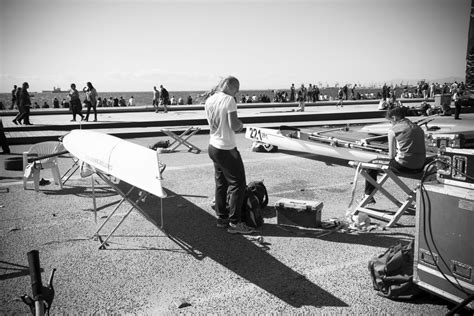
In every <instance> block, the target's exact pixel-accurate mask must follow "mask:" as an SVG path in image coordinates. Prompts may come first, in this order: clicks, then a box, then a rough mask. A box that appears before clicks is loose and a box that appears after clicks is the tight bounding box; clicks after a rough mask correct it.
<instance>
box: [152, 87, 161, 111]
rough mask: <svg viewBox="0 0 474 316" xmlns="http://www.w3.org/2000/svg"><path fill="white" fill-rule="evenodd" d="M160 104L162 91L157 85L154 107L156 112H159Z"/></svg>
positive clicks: (154, 88)
mask: <svg viewBox="0 0 474 316" xmlns="http://www.w3.org/2000/svg"><path fill="white" fill-rule="evenodd" d="M159 105H160V91H158V89H156V86H155V87H153V107H154V108H155V113H158V109H159Z"/></svg>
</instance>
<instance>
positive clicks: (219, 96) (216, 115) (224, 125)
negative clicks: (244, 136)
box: [205, 92, 237, 150]
mask: <svg viewBox="0 0 474 316" xmlns="http://www.w3.org/2000/svg"><path fill="white" fill-rule="evenodd" d="M205 109H206V116H207V122H208V123H209V127H210V133H209V134H210V139H209V144H211V145H212V146H214V147H216V148H218V149H222V150H231V149H233V148H235V147H236V146H237V144H236V142H235V132H234V131H233V130H232V128H230V122H229V113H231V112H236V111H237V104H236V103H235V99H234V98H233V97H231V96H230V95H228V94H225V93H223V92H217V93H215V94H213V95H212V96H210V97H209V98H208V99H207V101H206V105H205Z"/></svg>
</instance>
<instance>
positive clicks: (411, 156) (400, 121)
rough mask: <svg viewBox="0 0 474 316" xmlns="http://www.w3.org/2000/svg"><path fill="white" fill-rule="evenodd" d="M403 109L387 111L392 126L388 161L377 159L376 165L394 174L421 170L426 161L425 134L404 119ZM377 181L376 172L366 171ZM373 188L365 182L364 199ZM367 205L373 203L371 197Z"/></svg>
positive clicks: (415, 125) (389, 136) (389, 137)
mask: <svg viewBox="0 0 474 316" xmlns="http://www.w3.org/2000/svg"><path fill="white" fill-rule="evenodd" d="M405 112H406V111H405V109H403V107H400V106H396V107H393V108H391V109H390V110H388V111H387V114H386V118H387V119H388V120H389V121H390V123H391V124H392V127H391V128H390V130H389V131H388V156H389V159H377V162H378V163H383V164H387V165H388V166H389V167H390V169H392V170H393V171H394V172H395V173H403V172H413V171H414V170H421V169H422V168H423V166H424V164H425V160H426V147H425V133H424V132H423V130H422V129H421V127H420V126H418V125H417V124H415V123H413V122H411V121H410V120H409V119H407V118H405ZM367 173H368V174H369V175H370V176H371V177H372V178H373V179H374V180H376V179H377V170H367ZM374 189H375V188H374V186H373V185H372V184H371V183H370V182H369V181H366V182H365V191H364V193H365V197H367V196H368V195H370V194H372V192H373V191H374ZM368 203H369V204H371V203H375V199H374V198H373V197H372V198H371V199H370V200H369V201H368Z"/></svg>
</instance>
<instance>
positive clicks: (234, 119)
mask: <svg viewBox="0 0 474 316" xmlns="http://www.w3.org/2000/svg"><path fill="white" fill-rule="evenodd" d="M228 116H229V125H230V128H232V130H233V131H234V132H240V131H241V130H242V129H243V128H244V124H243V123H242V121H241V120H240V119H239V118H238V116H237V111H232V112H229V114H228Z"/></svg>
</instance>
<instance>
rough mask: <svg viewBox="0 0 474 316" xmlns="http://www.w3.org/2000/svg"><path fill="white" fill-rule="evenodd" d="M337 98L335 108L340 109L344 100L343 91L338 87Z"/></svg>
mask: <svg viewBox="0 0 474 316" xmlns="http://www.w3.org/2000/svg"><path fill="white" fill-rule="evenodd" d="M337 98H338V99H339V101H337V103H336V107H339V106H341V108H342V107H343V105H342V100H343V99H344V91H343V90H342V88H341V87H339V90H338V91H337Z"/></svg>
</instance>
